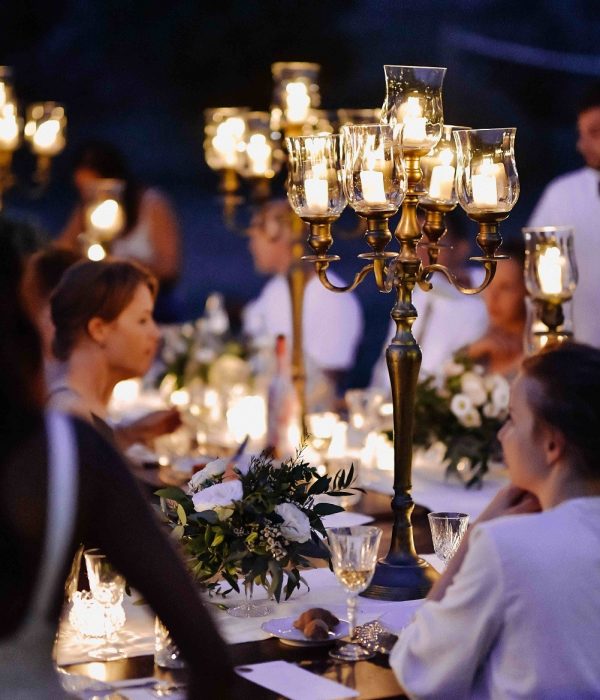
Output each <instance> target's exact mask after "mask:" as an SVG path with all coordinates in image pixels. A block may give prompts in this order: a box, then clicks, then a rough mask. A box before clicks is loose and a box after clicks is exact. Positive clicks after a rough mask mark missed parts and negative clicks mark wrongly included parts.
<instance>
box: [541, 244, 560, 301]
mask: <svg viewBox="0 0 600 700" xmlns="http://www.w3.org/2000/svg"><path fill="white" fill-rule="evenodd" d="M537 268H538V277H539V280H540V287H541V288H542V292H543V293H544V294H548V295H556V294H560V293H561V292H562V288H563V284H562V259H561V254H560V249H559V248H558V247H556V246H549V247H548V248H546V250H545V251H544V252H543V253H541V254H540V257H539V260H538V264H537Z"/></svg>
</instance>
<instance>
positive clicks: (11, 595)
mask: <svg viewBox="0 0 600 700" xmlns="http://www.w3.org/2000/svg"><path fill="white" fill-rule="evenodd" d="M20 272H21V269H20V261H19V258H18V257H17V255H16V254H15V251H14V249H12V247H10V246H8V245H7V243H6V241H4V240H2V239H0V331H1V332H2V338H3V342H2V343H1V344H0V378H1V379H0V402H1V405H2V406H3V410H2V411H1V412H0V440H1V444H2V455H1V456H0V559H1V560H2V561H3V562H10V565H6V566H2V567H0V603H1V605H2V615H0V679H1V681H0V695H2V697H7V698H9V697H10V698H15V699H17V698H27V699H28V700H38V699H40V700H41V699H43V700H57V699H58V698H63V697H66V696H65V694H64V692H63V691H62V689H61V687H60V684H59V682H58V679H57V676H56V673H55V671H54V667H53V663H52V646H53V642H54V637H55V634H56V627H57V623H58V618H59V614H60V610H61V606H62V602H63V589H64V582H65V579H66V576H67V573H68V570H69V567H70V563H71V560H72V558H73V554H74V552H75V549H76V546H77V544H78V543H79V542H84V543H85V545H86V547H99V548H101V549H102V551H103V552H104V553H105V554H106V555H107V557H108V558H109V559H110V561H111V562H112V563H113V564H114V565H115V566H116V567H117V568H118V569H119V570H120V572H121V573H122V574H123V575H124V576H125V577H126V579H127V580H128V582H129V583H130V584H131V585H132V586H134V587H135V588H136V589H138V590H139V591H140V593H141V594H142V595H143V597H144V599H145V600H146V601H147V602H148V603H149V604H150V605H151V606H152V608H153V610H154V611H155V612H156V614H157V615H158V616H159V617H160V618H161V620H162V621H163V622H164V624H165V625H166V626H167V628H168V629H169V630H170V632H171V634H172V636H173V638H174V640H175V642H176V643H177V645H178V646H179V648H180V650H181V653H182V655H183V657H184V658H185V659H186V661H187V662H188V665H189V669H190V690H189V697H192V698H208V697H210V698H227V697H229V688H230V684H231V670H230V665H229V661H228V655H227V649H226V647H225V645H224V643H223V641H222V640H221V638H220V637H219V635H218V633H217V631H216V629H215V627H214V625H213V623H212V621H211V619H210V617H209V615H208V614H207V612H206V610H205V609H204V607H203V606H202V603H201V601H200V599H199V597H198V594H197V591H196V589H195V588H194V586H193V584H192V582H191V579H190V577H189V575H188V574H187V572H186V570H185V567H184V565H183V563H182V561H181V560H180V558H179V556H178V555H177V553H176V552H175V550H174V549H173V545H172V544H171V542H170V541H169V538H167V537H166V536H165V534H164V533H163V531H162V530H161V529H160V526H159V524H158V522H157V520H156V518H155V517H154V515H153V514H152V512H151V510H150V508H149V507H148V505H147V503H146V500H145V499H144V498H143V496H142V495H141V493H140V492H139V490H138V488H137V486H136V484H135V482H134V479H133V477H132V476H131V474H130V473H129V470H128V469H127V467H126V465H125V464H124V463H123V461H122V459H121V458H120V456H119V455H118V454H117V452H116V451H115V450H114V449H113V448H112V447H111V446H110V445H109V444H108V443H107V442H106V441H104V440H102V438H101V437H100V436H99V435H98V434H97V433H96V432H95V431H94V430H93V429H92V428H90V427H89V426H88V425H86V424H85V423H84V422H81V421H78V420H75V419H72V418H67V417H66V416H63V415H60V414H58V413H55V412H52V411H50V412H46V413H44V412H43V409H42V404H43V400H44V387H43V379H42V374H43V373H42V363H41V351H40V342H39V338H38V336H37V334H36V332H35V329H34V327H33V325H32V324H31V322H30V321H29V319H28V317H27V315H26V314H25V312H24V310H23V307H22V304H21V301H20V298H19V285H20ZM148 553H150V554H148Z"/></svg>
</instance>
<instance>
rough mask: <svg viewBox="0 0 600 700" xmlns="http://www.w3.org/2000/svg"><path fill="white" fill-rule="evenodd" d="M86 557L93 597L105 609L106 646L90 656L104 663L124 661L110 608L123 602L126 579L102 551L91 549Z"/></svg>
mask: <svg viewBox="0 0 600 700" xmlns="http://www.w3.org/2000/svg"><path fill="white" fill-rule="evenodd" d="M84 556H85V565H86V568H87V574H88V579H89V582H90V589H91V591H92V595H93V596H94V598H95V600H96V601H98V603H100V605H101V606H102V607H103V614H104V644H103V645H102V646H101V647H100V648H98V649H94V650H93V651H91V652H90V656H92V657H93V658H96V659H102V660H103V661H109V660H112V659H122V658H124V657H125V652H124V650H123V648H122V647H121V646H120V645H119V644H118V643H117V641H116V639H115V633H114V629H112V626H111V622H110V608H111V607H113V606H114V605H118V604H119V603H121V601H122V600H123V594H124V592H125V579H124V578H123V577H122V576H121V575H120V574H119V573H118V572H117V571H116V570H115V569H114V568H113V566H112V565H111V564H110V562H109V561H108V560H107V558H106V555H105V554H102V552H100V550H98V549H89V550H87V551H86V552H84Z"/></svg>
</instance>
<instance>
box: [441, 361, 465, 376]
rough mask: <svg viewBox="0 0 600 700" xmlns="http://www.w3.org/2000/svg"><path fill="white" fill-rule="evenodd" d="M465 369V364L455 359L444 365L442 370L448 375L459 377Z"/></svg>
mask: <svg viewBox="0 0 600 700" xmlns="http://www.w3.org/2000/svg"><path fill="white" fill-rule="evenodd" d="M463 370H464V365H461V364H460V363H459V362H454V361H453V360H448V361H447V362H445V363H444V365H443V367H442V372H443V373H444V374H445V375H446V377H458V375H459V374H461V373H462V371H463Z"/></svg>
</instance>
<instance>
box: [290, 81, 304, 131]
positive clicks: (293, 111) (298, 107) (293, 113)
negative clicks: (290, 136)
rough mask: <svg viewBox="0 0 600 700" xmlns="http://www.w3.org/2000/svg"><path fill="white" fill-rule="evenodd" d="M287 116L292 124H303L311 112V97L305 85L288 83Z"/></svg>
mask: <svg viewBox="0 0 600 700" xmlns="http://www.w3.org/2000/svg"><path fill="white" fill-rule="evenodd" d="M285 92H286V95H285V114H286V118H287V120H288V122H290V124H303V123H304V122H305V121H306V120H307V118H308V112H309V110H310V95H309V94H308V89H307V87H306V85H305V84H304V83H301V82H298V83H288V84H287V85H286V86H285Z"/></svg>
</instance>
